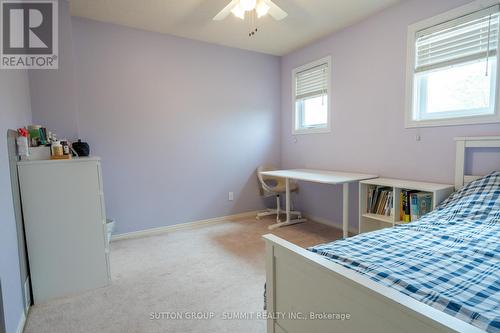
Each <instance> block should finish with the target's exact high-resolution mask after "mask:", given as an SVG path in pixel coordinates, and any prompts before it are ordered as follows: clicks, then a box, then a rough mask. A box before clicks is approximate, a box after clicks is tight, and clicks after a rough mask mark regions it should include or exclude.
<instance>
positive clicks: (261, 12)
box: [255, 0, 271, 18]
mask: <svg viewBox="0 0 500 333" xmlns="http://www.w3.org/2000/svg"><path fill="white" fill-rule="evenodd" d="M269 9H271V7H269V6H268V5H267V4H266V3H265V2H264V1H262V0H260V1H259V4H258V5H257V7H256V8H255V11H256V12H257V17H258V18H261V17H262V16H265V15H267V13H268V12H269Z"/></svg>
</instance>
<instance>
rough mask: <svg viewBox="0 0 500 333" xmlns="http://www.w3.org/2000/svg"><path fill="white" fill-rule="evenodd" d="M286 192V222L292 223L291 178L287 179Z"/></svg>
mask: <svg viewBox="0 0 500 333" xmlns="http://www.w3.org/2000/svg"><path fill="white" fill-rule="evenodd" d="M285 191H286V193H285V195H286V198H285V200H286V201H285V204H286V206H285V209H286V222H287V223H289V222H290V179H289V178H286V179H285Z"/></svg>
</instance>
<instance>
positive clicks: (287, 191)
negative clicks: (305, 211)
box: [268, 178, 307, 230]
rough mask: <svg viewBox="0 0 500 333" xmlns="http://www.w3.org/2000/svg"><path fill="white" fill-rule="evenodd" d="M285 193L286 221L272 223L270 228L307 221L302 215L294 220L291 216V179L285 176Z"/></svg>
mask: <svg viewBox="0 0 500 333" xmlns="http://www.w3.org/2000/svg"><path fill="white" fill-rule="evenodd" d="M285 195H286V198H285V209H286V221H285V222H280V223H275V224H272V225H270V226H269V227H268V229H269V230H273V229H276V228H280V227H285V226H287V225H293V224H297V223H302V222H305V221H307V220H306V219H304V218H302V217H300V218H296V219H293V220H292V218H291V215H292V212H291V211H290V200H291V193H290V179H288V178H285Z"/></svg>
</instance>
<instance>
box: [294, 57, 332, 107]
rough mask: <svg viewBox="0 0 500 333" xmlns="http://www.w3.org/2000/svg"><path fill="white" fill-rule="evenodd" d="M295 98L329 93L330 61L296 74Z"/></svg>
mask: <svg viewBox="0 0 500 333" xmlns="http://www.w3.org/2000/svg"><path fill="white" fill-rule="evenodd" d="M295 84H296V86H295V98H296V99H305V98H308V97H313V96H320V95H324V94H327V93H328V63H324V64H321V65H317V66H314V67H312V68H308V69H306V70H304V71H301V72H298V73H296V74H295Z"/></svg>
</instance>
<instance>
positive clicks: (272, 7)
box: [262, 0, 288, 21]
mask: <svg viewBox="0 0 500 333" xmlns="http://www.w3.org/2000/svg"><path fill="white" fill-rule="evenodd" d="M262 1H264V3H265V4H266V5H268V6H269V15H271V16H272V17H273V18H274V19H275V20H276V21H281V20H282V19H284V18H285V17H287V16H288V14H287V12H285V11H284V10H283V9H281V8H280V7H278V6H277V5H276V4H274V2H272V1H271V0H262Z"/></svg>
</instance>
